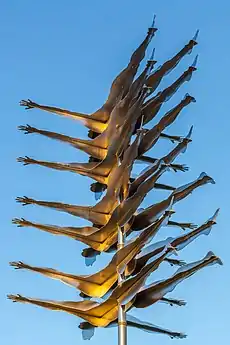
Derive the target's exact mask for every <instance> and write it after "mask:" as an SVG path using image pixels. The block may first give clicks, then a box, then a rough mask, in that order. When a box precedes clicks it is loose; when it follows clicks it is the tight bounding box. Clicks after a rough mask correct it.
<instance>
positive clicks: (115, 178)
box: [8, 17, 221, 345]
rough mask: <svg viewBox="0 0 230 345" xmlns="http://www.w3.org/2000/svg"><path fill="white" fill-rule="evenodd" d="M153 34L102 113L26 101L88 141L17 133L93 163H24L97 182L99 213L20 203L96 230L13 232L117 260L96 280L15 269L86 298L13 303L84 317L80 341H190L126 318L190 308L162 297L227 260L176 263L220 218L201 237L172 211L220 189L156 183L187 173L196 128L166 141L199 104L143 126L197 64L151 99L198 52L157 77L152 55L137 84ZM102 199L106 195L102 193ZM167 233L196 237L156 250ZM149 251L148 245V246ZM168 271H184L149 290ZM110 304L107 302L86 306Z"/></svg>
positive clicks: (172, 62) (198, 182) (89, 256)
mask: <svg viewBox="0 0 230 345" xmlns="http://www.w3.org/2000/svg"><path fill="white" fill-rule="evenodd" d="M154 24H155V17H154V20H153V23H152V25H151V26H150V28H149V29H148V32H147V34H146V36H145V38H144V40H143V41H142V42H141V44H140V45H139V47H138V48H137V49H136V50H135V51H134V53H133V54H132V56H131V58H130V61H129V63H128V65H127V67H126V68H125V69H124V70H123V71H121V73H120V74H119V75H118V76H117V77H116V78H115V80H114V81H113V83H112V86H111V89H110V92H109V96H108V99H107V100H106V102H105V104H104V105H103V106H102V107H101V108H100V109H98V110H97V111H96V112H94V113H93V114H90V115H88V114H83V113H78V112H73V111H68V110H64V109H61V108H56V107H50V106H46V105H40V104H38V103H35V102H33V101H31V100H27V101H25V100H23V101H21V105H22V106H24V107H26V108H27V109H33V108H37V109H41V110H44V111H46V112H50V113H56V114H58V115H61V116H65V117H71V118H72V119H75V120H76V121H78V122H81V123H83V124H84V125H85V126H86V127H87V128H88V129H89V134H88V136H89V139H87V140H86V139H79V138H73V137H70V136H67V135H63V134H60V133H55V132H51V131H47V130H42V129H38V128H35V127H32V126H30V125H26V126H20V127H19V130H21V131H23V132H24V133H26V134H31V133H35V134H39V135H43V136H45V137H48V138H51V139H56V140H59V141H61V142H63V143H68V144H70V145H72V146H73V147H74V148H76V149H79V150H81V151H83V152H85V153H86V154H88V155H89V156H90V159H89V162H87V163H58V162H47V161H43V160H36V159H34V158H30V157H27V156H26V157H20V158H19V159H18V161H19V162H22V163H23V164H24V165H31V164H32V165H39V166H44V167H48V168H52V169H56V170H63V171H71V172H74V173H77V174H80V175H82V176H87V177H89V178H91V179H93V180H95V182H94V183H93V184H92V185H91V191H92V192H94V193H95V197H96V200H98V199H100V200H99V201H98V202H97V203H96V205H95V206H77V205H70V204H67V203H61V202H56V201H54V202H52V201H44V200H36V199H33V198H29V197H18V198H17V201H18V202H20V203H22V204H23V205H38V206H43V207H48V208H52V209H56V210H58V211H64V212H67V213H69V214H71V215H74V216H76V217H81V218H83V219H87V220H89V221H91V222H92V226H87V227H82V228H79V227H72V226H64V227H63V226H57V225H44V224H40V223H35V222H33V221H30V220H26V219H24V218H22V219H18V218H15V219H14V220H13V223H15V224H17V225H18V226H19V227H33V228H36V229H39V230H42V231H45V232H48V233H50V234H53V235H63V236H68V237H70V238H73V239H75V240H78V241H80V242H82V243H84V244H85V245H87V248H85V249H84V250H83V252H82V256H83V257H84V258H85V262H86V265H92V264H93V263H94V262H95V260H96V259H97V257H98V256H99V255H100V254H101V253H110V252H115V253H114V255H113V257H112V259H111V261H110V262H109V264H108V265H107V266H106V267H104V268H103V269H102V270H100V271H99V272H97V273H95V274H92V275H90V276H81V275H73V274H69V273H65V272H60V271H58V270H55V269H50V268H44V267H35V266H31V265H28V264H25V263H23V262H21V261H19V262H11V263H10V264H11V266H13V267H15V268H17V269H26V270H29V271H33V272H37V273H40V274H43V275H45V276H47V277H50V278H54V279H58V280H60V281H62V282H64V283H67V284H69V285H71V286H74V287H75V288H77V289H78V290H80V292H81V293H80V296H81V297H82V298H83V299H81V300H80V301H77V302H76V301H74V302H73V301H71V302H69V301H62V302H59V301H49V300H41V299H37V298H28V297H24V296H22V295H9V296H8V297H9V298H10V299H12V300H13V301H14V302H23V303H30V304H33V305H37V306H41V307H44V308H48V309H51V310H62V311H64V312H68V313H71V314H73V315H75V316H78V317H80V318H81V319H83V320H84V321H83V322H81V324H80V326H79V327H80V328H81V330H82V334H83V338H84V339H90V338H91V337H92V336H93V334H94V331H95V328H97V327H110V326H113V325H114V324H115V325H118V330H119V332H118V333H119V334H118V338H119V345H126V343H127V334H126V326H127V325H128V326H130V327H135V328H138V329H142V330H147V331H148V332H151V333H154V332H158V333H162V334H166V335H169V336H170V337H172V338H175V337H176V338H184V337H185V335H184V334H183V333H181V332H173V331H169V330H165V329H163V328H161V327H158V326H155V325H153V324H151V323H149V322H144V321H140V320H138V319H136V318H134V317H131V316H130V315H128V314H126V312H127V311H129V310H131V309H132V308H146V307H148V306H150V305H152V304H153V303H156V302H157V301H162V302H165V303H168V304H170V305H178V306H181V305H184V304H185V302H184V301H181V300H177V299H173V298H165V297H164V296H165V294H167V293H168V292H170V291H172V290H173V289H174V288H175V286H176V285H177V284H178V283H179V282H181V281H182V280H184V279H186V278H187V277H189V276H191V275H192V274H193V273H195V272H196V271H198V270H199V269H201V268H203V267H205V266H207V265H209V264H213V263H221V261H220V259H219V258H218V257H216V256H215V255H214V254H213V253H212V252H209V253H208V254H207V255H206V256H205V257H204V258H203V259H202V260H200V261H198V262H195V263H193V264H192V265H191V264H190V265H185V262H184V261H182V260H179V259H173V258H171V257H170V256H171V255H172V254H173V253H174V252H175V250H177V251H178V250H180V249H183V248H184V247H185V246H186V245H188V244H189V243H190V242H192V241H193V240H194V239H195V238H197V237H198V236H199V235H201V234H206V235H207V234H209V233H210V230H211V228H212V226H213V225H215V223H216V216H217V213H218V212H216V213H215V214H214V216H213V217H211V218H210V219H209V220H208V221H207V222H206V223H204V224H203V225H202V226H200V227H199V228H196V226H195V225H194V224H193V223H190V222H179V221H174V220H171V216H172V215H173V214H174V213H175V212H174V211H173V210H172V206H173V204H175V203H176V202H179V201H181V200H183V199H184V198H185V197H187V196H188V195H189V194H191V192H192V191H193V190H195V189H196V188H197V187H200V186H202V185H205V184H207V183H214V180H213V179H212V178H211V177H209V176H208V175H207V174H205V173H201V174H200V176H199V177H198V178H197V179H195V180H194V181H193V182H191V183H188V184H186V185H184V186H180V187H177V188H176V187H174V186H170V185H167V184H163V183H158V179H159V178H160V177H161V176H162V175H163V174H164V173H166V172H168V171H173V172H185V171H187V170H188V168H187V166H185V165H183V164H177V163H174V159H175V158H176V157H177V156H178V155H179V154H180V153H183V152H185V151H186V149H187V146H188V145H189V144H190V142H191V135H192V128H191V129H190V130H189V133H188V134H187V135H186V136H184V137H183V136H179V135H171V134H168V133H165V132H164V131H165V129H166V128H167V127H168V126H170V125H171V124H172V123H173V122H174V121H175V120H176V119H177V117H178V116H179V115H180V113H181V111H182V110H183V109H184V108H185V107H187V106H188V105H190V104H191V103H193V102H195V99H194V97H192V96H190V95H189V94H186V95H185V97H184V98H183V99H182V100H181V101H180V102H179V103H178V104H177V105H176V106H174V107H173V108H172V109H171V110H170V111H168V112H167V113H166V114H164V115H163V116H161V118H160V120H159V121H158V122H157V123H154V124H153V125H152V124H151V126H150V129H148V130H147V129H146V128H144V126H145V125H146V124H147V123H149V122H151V121H152V120H153V121H155V119H154V118H155V116H156V115H157V114H158V112H159V111H160V110H161V106H162V104H164V103H165V102H167V101H168V100H169V99H170V98H171V97H172V96H173V95H174V93H175V92H176V91H177V90H178V89H179V88H180V87H181V86H182V85H183V84H184V83H185V82H186V81H189V80H190V79H191V77H192V75H193V73H194V72H195V71H196V63H197V57H196V58H195V60H194V62H193V63H192V64H191V65H190V66H189V68H188V69H187V70H186V71H184V72H183V73H182V74H181V75H180V77H179V78H178V79H177V80H176V81H174V82H173V83H172V84H171V85H170V86H168V87H167V88H165V89H164V90H162V91H160V92H158V93H157V94H154V92H155V91H156V90H157V88H158V86H159V84H160V82H161V80H162V79H163V77H164V76H165V75H166V74H168V73H169V72H170V71H171V70H172V69H174V68H175V67H176V66H177V65H178V63H179V62H180V60H181V59H182V58H183V57H184V56H185V55H187V54H189V53H191V51H192V50H193V48H194V47H195V46H196V45H197V35H198V32H197V33H196V35H195V36H194V37H193V39H191V40H190V41H189V42H188V43H187V44H186V45H185V46H184V47H183V48H182V49H181V50H180V51H179V52H178V53H177V54H176V55H175V56H173V57H172V58H171V59H169V60H168V61H166V62H165V63H164V64H162V65H161V66H160V67H159V68H158V69H154V66H155V63H156V61H154V50H153V52H152V54H151V56H150V58H149V60H148V61H147V63H146V66H145V68H144V69H143V71H142V72H141V73H139V75H138V76H137V77H136V74H137V72H138V69H139V66H140V63H141V61H142V60H143V59H144V57H145V55H146V51H147V48H148V46H149V44H150V42H151V40H152V38H153V37H154V35H155V32H156V31H157V29H156V28H155V27H154ZM161 139H162V140H163V139H164V140H170V141H171V142H173V143H174V144H175V143H176V146H175V147H174V148H173V149H172V150H171V151H170V152H169V153H168V154H167V155H165V156H164V157H161V158H153V157H151V156H148V155H146V153H147V152H148V151H149V150H151V149H152V148H153V147H154V145H155V144H156V142H157V141H158V140H161ZM136 162H142V163H143V164H147V168H146V169H144V170H143V171H142V172H141V174H140V175H139V176H137V177H136V178H135V176H134V175H133V167H134V164H135V163H136ZM154 188H155V189H161V190H163V191H169V192H170V194H169V196H167V197H166V198H165V199H163V200H162V201H161V202H159V203H155V204H153V205H151V206H149V207H147V208H146V209H144V210H142V209H139V207H140V205H141V204H142V202H143V200H144V198H145V197H146V195H147V194H148V193H149V192H150V191H151V190H152V189H154ZM103 193H104V194H103ZM163 226H174V227H178V228H180V229H189V230H191V231H190V232H188V233H186V234H185V235H184V234H183V235H181V236H179V237H178V238H172V237H170V238H169V239H166V240H165V241H163V242H162V241H161V242H159V243H155V244H154V246H152V245H151V244H150V243H151V241H152V240H153V238H154V236H155V235H156V233H157V232H158V231H159V229H160V228H161V227H163ZM135 233H137V236H135V237H134V238H133V239H132V240H129V241H127V243H125V238H126V237H128V236H130V235H131V234H135ZM148 244H150V245H149V246H147V245H148ZM163 261H164V262H168V263H169V264H170V265H171V266H184V267H182V268H179V270H178V271H177V272H176V273H175V274H174V275H173V276H172V277H170V279H165V280H164V281H162V282H161V283H159V282H155V283H153V284H151V285H150V286H145V282H146V280H147V278H148V277H149V276H150V275H151V274H152V273H153V272H154V271H155V270H156V269H157V268H158V267H159V265H160V264H161V263H162V262H163ZM91 298H103V300H100V301H98V300H89V299H91Z"/></svg>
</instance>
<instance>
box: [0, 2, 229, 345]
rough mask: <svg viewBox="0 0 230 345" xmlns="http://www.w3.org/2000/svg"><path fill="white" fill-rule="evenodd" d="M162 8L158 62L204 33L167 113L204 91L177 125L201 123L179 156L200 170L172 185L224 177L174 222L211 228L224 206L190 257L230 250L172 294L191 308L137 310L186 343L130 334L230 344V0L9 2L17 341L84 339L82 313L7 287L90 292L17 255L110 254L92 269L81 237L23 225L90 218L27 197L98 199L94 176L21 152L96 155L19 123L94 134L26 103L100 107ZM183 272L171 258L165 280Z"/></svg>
mask: <svg viewBox="0 0 230 345" xmlns="http://www.w3.org/2000/svg"><path fill="white" fill-rule="evenodd" d="M153 13H156V14H157V27H158V28H159V31H158V33H157V36H156V38H155V39H154V40H153V42H152V46H155V47H156V56H155V57H156V59H157V60H158V63H159V64H160V63H162V62H164V61H165V60H166V59H167V58H169V57H171V56H172V55H173V54H174V53H176V52H177V51H178V50H179V49H180V48H181V47H182V46H183V45H184V44H185V43H187V41H188V40H189V39H190V38H192V36H193V35H194V33H195V31H196V29H198V28H199V29H200V37H199V45H198V46H197V47H196V48H195V50H194V52H193V56H195V54H196V53H199V63H198V71H197V72H196V73H195V74H194V77H193V79H192V81H191V82H190V83H186V84H185V85H184V86H183V87H182V88H181V89H180V91H179V92H178V94H176V95H175V96H174V97H173V98H172V99H171V100H170V101H169V102H168V103H167V104H165V105H164V107H162V110H161V114H160V115H159V116H158V119H159V118H160V116H162V115H163V114H164V112H166V111H167V110H169V109H170V107H173V106H174V105H176V104H177V102H178V101H179V100H180V99H181V97H183V96H184V94H185V93H186V92H189V93H190V94H191V95H193V96H194V97H196V99H197V103H196V104H192V105H191V106H189V107H188V108H187V109H186V110H185V111H184V112H183V113H182V114H181V116H180V118H179V119H178V120H177V121H176V123H175V124H174V125H173V126H171V128H170V129H169V130H168V132H170V133H172V134H181V135H184V134H186V133H187V131H188V130H189V128H190V126H191V125H192V124H193V125H194V134H193V143H192V144H191V145H190V146H189V148H188V151H187V152H186V154H185V155H182V156H181V157H180V158H179V160H178V161H180V162H183V163H186V164H188V165H189V166H190V170H189V172H188V173H184V174H183V173H180V174H179V173H178V174H176V175H173V174H172V173H171V174H170V173H168V175H165V176H163V177H162V179H161V181H164V182H165V183H172V184H175V185H177V186H179V185H180V184H183V183H186V182H190V181H192V180H193V179H195V178H196V177H197V176H198V175H199V173H200V172H202V171H206V172H207V173H208V174H210V175H211V176H212V177H213V178H214V179H215V180H216V185H207V186H205V187H204V188H201V189H199V190H197V191H196V192H194V194H193V195H191V196H190V197H188V198H187V199H186V200H185V201H183V202H182V203H180V204H178V205H176V207H175V210H176V214H175V216H174V219H176V220H182V221H183V220H184V221H192V222H194V223H197V224H201V223H202V222H204V221H206V219H208V218H209V217H210V216H211V215H212V214H213V212H214V211H215V210H216V208H217V207H221V213H220V216H219V219H218V225H216V226H215V227H214V228H213V231H212V233H211V234H210V236H209V237H204V236H203V237H201V238H200V239H198V240H197V241H196V242H194V243H192V244H191V245H190V246H189V247H188V248H186V249H185V250H184V251H183V252H181V253H180V257H181V258H182V259H184V260H186V261H188V262H189V261H193V260H198V259H199V258H201V257H203V256H204V255H205V254H206V253H207V251H208V250H213V251H214V252H215V254H217V255H219V256H220V257H221V258H222V259H223V261H224V264H225V265H224V266H223V267H219V266H214V267H209V268H206V269H204V270H203V271H201V272H199V273H198V274H197V275H195V276H194V277H192V278H191V279H188V280H187V281H186V282H184V283H183V284H181V285H179V286H178V288H177V289H176V290H175V291H174V292H173V293H172V294H171V296H174V297H176V298H182V299H185V300H186V301H187V302H188V304H187V306H186V307H185V308H171V307H169V306H167V305H163V304H157V305H155V306H152V307H150V308H148V309H146V310H144V311H138V312H137V311H135V312H134V315H135V316H137V317H140V318H142V319H143V320H146V321H149V322H153V323H155V324H157V325H161V326H163V327H166V328H169V329H172V330H178V331H183V332H185V333H187V334H188V338H187V339H185V340H174V341H173V340H170V339H169V338H167V337H165V336H162V335H149V334H147V333H143V332H141V331H138V330H137V331H136V330H130V331H129V344H134V345H138V344H140V341H141V342H142V343H144V342H146V343H150V342H151V343H153V344H154V343H156V342H157V343H158V344H164V345H167V344H171V342H174V343H175V342H177V341H178V342H179V341H180V342H181V343H182V342H183V343H184V344H187V345H192V344H203V343H204V342H205V343H208V344H210V345H212V344H216V343H217V342H218V343H219V344H220V343H223V344H227V342H228V341H230V336H229V329H228V327H229V308H230V302H229V291H230V289H229V287H230V275H229V272H230V265H229V259H230V254H229V240H230V236H229V225H228V222H229V192H230V190H229V125H230V120H229V54H230V49H229V16H230V4H229V2H228V1H226V0H223V1H221V2H220V1H211V2H210V1H207V0H206V1H199V0H193V1H179V0H176V1H166V0H162V1H150V0H144V1H137V0H126V1H122V0H116V1H105V0H97V1H84V0H77V1H74V0H68V1H60V0H56V1H54V0H53V1H52V0H51V1H44V0H41V1H32V2H31V1H28V0H23V1H17V0H11V1H6V0H3V1H1V14H0V16H1V20H0V23H1V24H0V26H1V30H0V34H1V54H0V66H1V96H2V97H1V114H2V115H1V140H2V144H1V147H2V148H3V152H2V170H1V171H2V173H1V181H2V182H3V183H2V188H1V197H2V207H1V209H2V216H1V220H2V222H1V228H2V229H1V231H2V241H1V242H2V244H3V246H2V251H1V253H2V254H1V265H2V266H1V274H2V277H3V279H1V285H0V294H1V328H2V329H1V340H2V343H4V344H5V345H13V344H23V345H30V344H32V343H33V344H34V345H41V344H44V345H48V344H51V343H52V344H56V345H61V344H69V345H71V344H83V340H82V339H81V333H80V330H79V329H78V327H77V326H78V324H79V322H80V320H79V319H77V318H75V317H74V316H69V315H67V314H65V313H57V312H52V311H48V310H45V309H41V308H40V309H39V308H36V307H33V306H29V305H23V304H13V303H11V302H10V301H8V300H6V294H7V293H21V294H24V295H26V296H32V297H41V298H50V299H60V300H61V299H65V300H74V299H75V298H77V295H78V292H77V291H75V290H74V289H73V288H70V287H68V286H65V285H63V284H61V283H60V282H58V281H53V280H49V279H48V278H44V277H41V276H39V275H36V274H33V273H30V272H23V271H14V270H13V269H12V268H10V267H8V262H9V261H13V260H22V261H25V262H26V263H30V264H34V265H38V266H39V265H40V266H42V265H43V266H49V267H53V268H58V269H60V270H64V271H66V272H73V273H78V274H81V273H82V274H88V273H91V272H93V271H95V270H96V269H99V268H101V267H103V266H104V265H105V264H106V263H107V262H108V260H109V258H110V257H109V255H108V256H106V255H105V256H103V257H102V258H101V259H100V260H98V261H97V263H96V265H95V266H93V267H92V268H85V266H84V262H83V258H82V257H81V255H80V253H81V250H82V248H83V245H81V244H78V243H75V242H74V241H72V240H71V239H68V238H63V237H62V238H61V237H55V236H51V235H49V234H45V233H42V232H39V231H36V230H34V229H30V228H28V229H18V228H16V227H15V226H13V225H11V218H13V217H25V218H28V219H31V220H34V221H40V222H43V223H54V224H63V225H64V224H66V225H83V224H85V222H83V221H80V220H79V219H76V218H74V217H71V216H68V215H65V214H62V213H58V212H55V211H52V210H46V209H42V208H39V207H32V206H28V207H25V208H22V207H21V206H20V205H17V204H16V203H15V201H14V198H15V197H16V196H22V195H27V196H31V197H34V198H40V199H44V200H57V201H63V202H69V203H76V204H80V205H81V204H82V205H87V204H93V203H94V200H93V196H92V194H90V192H89V185H90V183H91V181H90V180H88V179H87V178H84V177H79V176H76V175H74V174H71V173H67V172H66V173H65V172H56V171H51V170H48V169H45V168H39V167H36V166H29V167H23V166H20V165H19V164H18V163H16V157H17V156H21V155H28V156H32V157H35V158H38V159H47V160H54V161H67V162H68V161H84V160H86V156H85V155H84V154H82V153H80V152H78V151H76V150H74V149H73V148H71V147H69V146H68V145H64V144H62V143H59V142H55V141H53V142H52V141H51V140H48V139H46V138H42V137H38V136H35V135H34V136H33V135H31V136H25V135H23V134H22V133H20V132H18V131H17V129H16V127H17V126H18V125H20V124H26V123H29V124H31V125H35V126H37V127H39V128H44V129H50V130H53V131H57V132H63V133H66V134H70V135H74V136H76V137H85V136H86V133H87V131H86V130H85V129H84V128H83V127H81V125H79V124H78V123H77V122H74V121H72V120H69V119H61V118H59V117H58V116H55V115H52V114H48V113H43V112H41V111H38V110H31V111H25V110H24V109H22V108H20V107H19V104H18V102H19V101H20V100H21V99H25V98H30V99H32V100H34V101H37V102H41V103H43V104H52V105H57V106H61V107H65V108H68V109H72V110H78V111H82V112H89V113H90V112H92V111H94V110H95V109H97V108H98V107H99V106H100V105H101V104H102V103H103V101H104V100H105V99H106V96H107V94H108V90H109V87H110V84H111V81H112V80H113V78H114V77H115V76H116V75H117V74H118V72H119V71H120V70H121V69H122V68H123V67H124V66H125V65H126V63H127V62H128V60H129V57H130V54H131V52H132V51H133V49H134V48H135V47H136V46H137V44H138V43H139V42H140V41H141V39H142V38H143V37H144V35H145V33H146V30H147V27H148V25H149V24H150V23H151V21H152V15H153ZM193 56H191V55H190V56H186V58H185V59H184V60H183V61H182V63H181V64H180V65H179V66H178V67H177V68H176V70H175V71H174V72H172V73H171V74H169V75H168V76H167V77H166V78H165V80H164V82H163V83H162V84H161V88H163V87H164V86H166V85H169V84H170V83H171V82H172V81H173V80H174V79H175V78H176V77H177V76H179V75H180V73H182V72H183V71H184V69H186V68H187V66H188V65H189V63H190V62H192V60H193ZM172 147H173V146H172V144H171V143H167V142H165V141H161V142H160V143H159V144H158V145H157V146H156V148H154V150H153V154H154V155H155V156H158V157H160V155H161V154H165V153H166V152H168V151H169V150H170V149H171V148H172ZM166 195H167V192H163V191H162V192H152V193H151V194H150V195H149V196H148V198H146V200H145V202H144V206H147V205H150V204H151V203H153V202H154V201H157V200H159V198H163V197H166ZM179 233H180V232H179V230H177V229H173V228H171V229H167V228H165V229H162V231H161V232H160V234H159V238H161V239H163V238H165V237H166V236H168V235H171V234H173V235H175V236H177V235H179ZM172 273H173V269H172V268H170V267H168V266H167V265H163V266H162V268H161V270H160V271H159V273H157V274H154V275H152V277H151V281H154V280H155V279H158V278H159V276H160V277H162V276H166V275H170V274H172ZM116 337H117V334H116V330H115V329H111V330H97V331H96V335H95V337H94V338H93V339H92V340H91V343H92V344H107V343H108V342H109V343H110V344H111V345H112V344H117V338H116Z"/></svg>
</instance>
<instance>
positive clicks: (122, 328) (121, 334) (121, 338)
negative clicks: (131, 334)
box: [117, 227, 127, 345]
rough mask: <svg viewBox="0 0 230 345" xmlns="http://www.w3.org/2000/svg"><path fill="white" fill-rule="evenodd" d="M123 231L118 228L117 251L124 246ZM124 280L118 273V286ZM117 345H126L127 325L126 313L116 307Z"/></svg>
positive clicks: (122, 308)
mask: <svg viewBox="0 0 230 345" xmlns="http://www.w3.org/2000/svg"><path fill="white" fill-rule="evenodd" d="M123 230H124V229H123V228H121V227H119V228H118V245H117V249H118V250H119V249H121V248H123V247H124V245H125V234H124V231H123ZM123 280H124V276H123V274H120V273H119V272H118V284H120V283H122V281H123ZM118 345H127V325H126V312H125V309H124V306H122V305H119V306H118Z"/></svg>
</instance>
